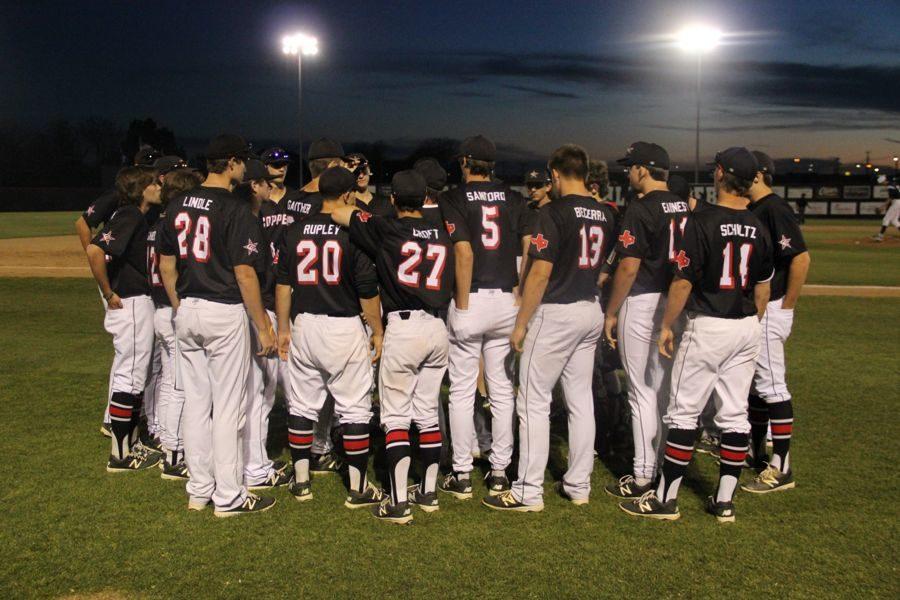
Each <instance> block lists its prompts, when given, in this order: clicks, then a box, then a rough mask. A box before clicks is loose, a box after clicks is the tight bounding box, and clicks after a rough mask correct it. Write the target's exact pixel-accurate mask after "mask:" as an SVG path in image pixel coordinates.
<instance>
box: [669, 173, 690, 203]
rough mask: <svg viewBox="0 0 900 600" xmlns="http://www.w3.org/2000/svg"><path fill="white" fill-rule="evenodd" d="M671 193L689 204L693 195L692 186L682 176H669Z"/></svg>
mask: <svg viewBox="0 0 900 600" xmlns="http://www.w3.org/2000/svg"><path fill="white" fill-rule="evenodd" d="M669 191H670V192H672V193H673V194H675V195H676V196H678V197H679V198H681V199H682V200H684V201H685V202H687V199H688V197H689V196H690V195H691V185H690V184H689V183H688V182H687V179H685V178H684V177H682V176H681V175H669Z"/></svg>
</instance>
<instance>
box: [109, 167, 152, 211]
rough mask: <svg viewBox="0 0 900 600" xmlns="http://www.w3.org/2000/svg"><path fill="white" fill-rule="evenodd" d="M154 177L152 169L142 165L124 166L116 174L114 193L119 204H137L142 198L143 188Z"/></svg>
mask: <svg viewBox="0 0 900 600" xmlns="http://www.w3.org/2000/svg"><path fill="white" fill-rule="evenodd" d="M155 179H156V176H155V175H154V171H152V170H148V169H145V168H142V167H124V168H123V169H121V170H120V171H119V173H118V174H117V175H116V195H118V197H119V205H120V206H126V205H129V204H133V205H135V206H136V205H139V204H140V203H141V200H143V198H144V190H145V189H146V188H147V186H148V185H150V184H151V183H153V182H154V181H155Z"/></svg>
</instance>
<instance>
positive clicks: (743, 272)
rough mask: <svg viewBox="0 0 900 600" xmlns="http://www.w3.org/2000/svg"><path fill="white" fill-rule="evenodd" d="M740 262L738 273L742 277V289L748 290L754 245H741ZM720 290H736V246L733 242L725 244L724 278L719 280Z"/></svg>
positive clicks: (723, 255)
mask: <svg viewBox="0 0 900 600" xmlns="http://www.w3.org/2000/svg"><path fill="white" fill-rule="evenodd" d="M739 251H740V255H741V256H740V262H739V263H738V273H739V274H740V277H741V289H742V290H745V289H747V283H748V282H749V279H750V276H749V266H750V255H751V254H753V245H752V244H741V247H740V250H739ZM719 288H720V289H723V290H733V289H734V246H733V244H732V242H728V243H727V244H725V247H724V248H723V249H722V277H721V278H719Z"/></svg>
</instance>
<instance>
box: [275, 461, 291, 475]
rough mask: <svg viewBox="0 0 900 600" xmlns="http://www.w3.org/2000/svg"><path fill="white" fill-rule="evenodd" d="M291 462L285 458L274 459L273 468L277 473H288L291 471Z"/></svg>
mask: <svg viewBox="0 0 900 600" xmlns="http://www.w3.org/2000/svg"><path fill="white" fill-rule="evenodd" d="M290 467H291V463H289V462H285V461H283V460H273V461H272V470H274V471H275V472H277V473H288V472H290Z"/></svg>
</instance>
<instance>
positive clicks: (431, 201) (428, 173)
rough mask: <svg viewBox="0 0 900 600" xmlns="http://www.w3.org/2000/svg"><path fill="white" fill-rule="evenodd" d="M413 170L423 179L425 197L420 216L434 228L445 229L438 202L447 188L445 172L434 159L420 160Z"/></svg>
mask: <svg viewBox="0 0 900 600" xmlns="http://www.w3.org/2000/svg"><path fill="white" fill-rule="evenodd" d="M413 170H415V171H418V172H419V173H420V174H421V175H422V177H424V178H425V186H426V196H425V204H423V205H422V216H423V217H424V218H425V220H426V221H428V222H429V223H431V224H432V225H434V226H435V227H445V226H446V225H445V222H444V217H443V215H442V214H441V207H440V206H439V205H438V201H439V198H440V195H441V193H442V192H443V191H444V188H445V187H446V186H447V171H445V170H444V167H442V166H441V163H439V162H438V161H437V160H436V159H434V158H420V159H419V160H417V161H416V162H415V163H414V164H413Z"/></svg>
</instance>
